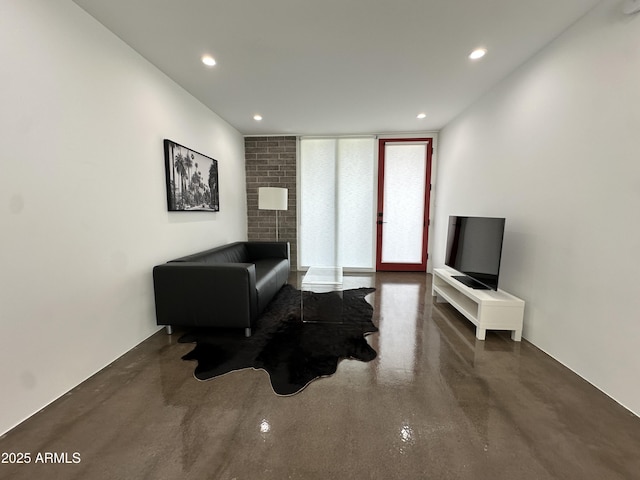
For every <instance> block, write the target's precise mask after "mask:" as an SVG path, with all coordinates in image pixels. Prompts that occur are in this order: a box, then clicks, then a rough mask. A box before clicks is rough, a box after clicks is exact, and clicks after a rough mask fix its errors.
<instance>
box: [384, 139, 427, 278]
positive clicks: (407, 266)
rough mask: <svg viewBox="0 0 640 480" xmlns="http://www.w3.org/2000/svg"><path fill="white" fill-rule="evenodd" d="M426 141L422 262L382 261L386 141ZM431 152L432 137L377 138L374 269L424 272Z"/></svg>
mask: <svg viewBox="0 0 640 480" xmlns="http://www.w3.org/2000/svg"><path fill="white" fill-rule="evenodd" d="M406 142H426V144H427V169H426V170H427V171H426V179H425V187H426V188H425V189H424V197H425V198H424V231H423V234H422V263H419V264H418V263H415V264H414V263H382V222H383V220H384V153H385V146H386V145H387V143H406ZM432 154H433V138H431V137H428V138H424V137H421V138H381V139H379V140H378V215H377V217H376V220H377V226H376V234H377V249H376V270H377V271H395V272H426V271H427V258H428V255H427V245H428V243H429V203H430V200H431V157H432Z"/></svg>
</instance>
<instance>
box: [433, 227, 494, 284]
mask: <svg viewBox="0 0 640 480" xmlns="http://www.w3.org/2000/svg"><path fill="white" fill-rule="evenodd" d="M504 224H505V219H504V218H492V217H458V216H450V217H449V234H448V236H447V252H446V256H445V265H447V266H448V267H451V268H453V269H454V270H457V271H458V272H460V273H462V274H463V275H454V276H453V278H455V279H456V280H458V281H460V282H462V283H464V284H465V285H467V286H468V287H471V288H475V289H481V290H489V289H490V290H497V289H498V276H499V274H500V259H501V257H502V240H503V237H504Z"/></svg>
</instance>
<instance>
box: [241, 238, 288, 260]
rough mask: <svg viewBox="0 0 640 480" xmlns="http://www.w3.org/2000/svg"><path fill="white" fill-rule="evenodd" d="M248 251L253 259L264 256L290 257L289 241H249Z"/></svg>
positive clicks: (247, 244)
mask: <svg viewBox="0 0 640 480" xmlns="http://www.w3.org/2000/svg"><path fill="white" fill-rule="evenodd" d="M246 246H247V252H248V253H249V259H250V260H251V261H256V260H261V259H263V258H285V259H287V260H289V258H290V248H291V247H290V245H289V242H247V243H246Z"/></svg>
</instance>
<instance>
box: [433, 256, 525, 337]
mask: <svg viewBox="0 0 640 480" xmlns="http://www.w3.org/2000/svg"><path fill="white" fill-rule="evenodd" d="M452 275H460V274H459V273H458V272H456V271H455V270H449V269H446V268H435V269H434V270H433V284H432V295H433V296H434V297H437V300H436V301H438V302H440V303H442V302H447V303H450V304H451V305H452V306H453V307H454V308H455V309H456V310H458V311H459V312H460V313H461V314H462V315H464V316H465V317H467V318H468V319H469V320H471V322H472V323H473V324H474V325H475V326H476V338H477V339H479V340H484V339H485V334H486V332H487V330H511V339H512V340H514V341H516V342H519V341H520V340H521V339H522V320H523V317H524V300H521V299H519V298H517V297H514V296H513V295H511V294H509V293H507V292H505V291H503V290H497V291H496V290H474V289H473V288H470V287H467V286H466V285H464V284H462V283H461V282H459V281H458V280H456V279H455V278H452Z"/></svg>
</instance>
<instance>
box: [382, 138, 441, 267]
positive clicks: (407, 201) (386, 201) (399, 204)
mask: <svg viewBox="0 0 640 480" xmlns="http://www.w3.org/2000/svg"><path fill="white" fill-rule="evenodd" d="M431 154H432V139H431V138H416V139H382V140H380V141H379V162H378V213H377V236H378V247H377V252H376V269H377V270H382V271H384V270H388V271H416V272H424V271H426V269H427V243H428V231H429V230H428V228H429V196H430V184H431V179H430V176H431Z"/></svg>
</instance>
